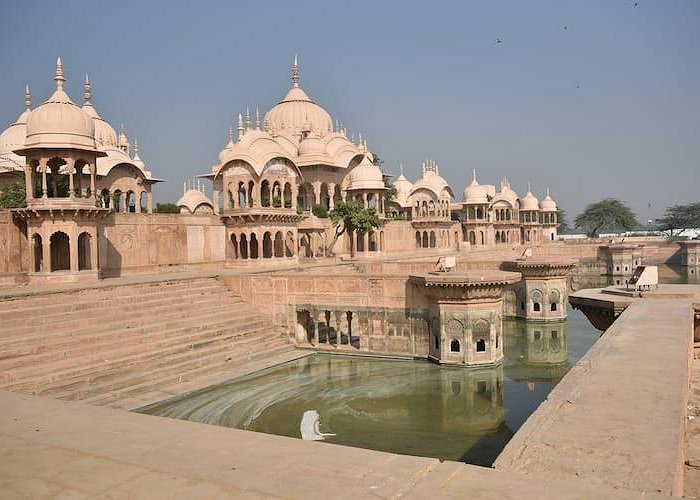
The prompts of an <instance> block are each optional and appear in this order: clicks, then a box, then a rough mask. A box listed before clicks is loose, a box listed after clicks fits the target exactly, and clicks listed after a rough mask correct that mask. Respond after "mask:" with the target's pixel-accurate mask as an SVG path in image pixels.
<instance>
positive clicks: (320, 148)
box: [299, 134, 326, 155]
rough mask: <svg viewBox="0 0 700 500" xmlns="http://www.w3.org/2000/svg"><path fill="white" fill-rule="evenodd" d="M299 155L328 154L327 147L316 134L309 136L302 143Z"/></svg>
mask: <svg viewBox="0 0 700 500" xmlns="http://www.w3.org/2000/svg"><path fill="white" fill-rule="evenodd" d="M299 154H300V155H308V154H326V147H325V145H324V144H323V141H322V140H321V139H320V138H319V137H318V136H317V135H315V134H311V135H309V136H308V137H307V138H306V139H304V140H303V141H301V144H300V145H299Z"/></svg>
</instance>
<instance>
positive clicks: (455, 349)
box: [450, 339, 459, 352]
mask: <svg viewBox="0 0 700 500" xmlns="http://www.w3.org/2000/svg"><path fill="white" fill-rule="evenodd" d="M450 352H459V340H457V339H452V341H451V342H450Z"/></svg>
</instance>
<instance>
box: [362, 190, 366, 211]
mask: <svg viewBox="0 0 700 500" xmlns="http://www.w3.org/2000/svg"><path fill="white" fill-rule="evenodd" d="M362 206H363V207H365V208H367V193H362Z"/></svg>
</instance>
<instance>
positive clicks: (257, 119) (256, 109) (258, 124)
mask: <svg viewBox="0 0 700 500" xmlns="http://www.w3.org/2000/svg"><path fill="white" fill-rule="evenodd" d="M255 128H256V129H258V130H260V110H259V109H258V107H257V106H255Z"/></svg>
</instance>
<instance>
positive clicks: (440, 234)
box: [416, 229, 454, 248]
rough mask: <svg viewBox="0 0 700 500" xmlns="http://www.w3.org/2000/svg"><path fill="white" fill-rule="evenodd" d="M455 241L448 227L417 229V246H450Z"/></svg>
mask: <svg viewBox="0 0 700 500" xmlns="http://www.w3.org/2000/svg"><path fill="white" fill-rule="evenodd" d="M453 243H454V242H453V241H452V237H451V236H450V231H449V230H448V229H438V230H437V232H436V231H427V230H425V231H416V248H450V247H451V246H452V245H453Z"/></svg>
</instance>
